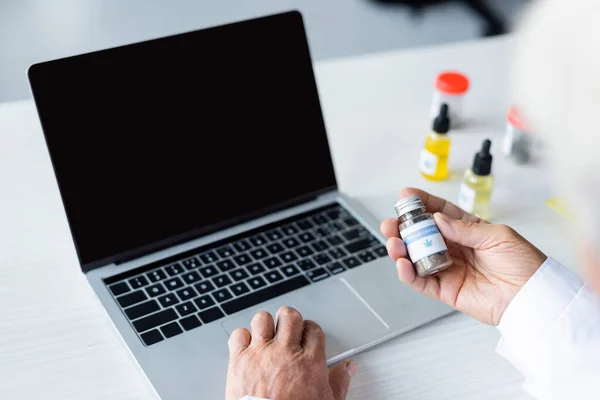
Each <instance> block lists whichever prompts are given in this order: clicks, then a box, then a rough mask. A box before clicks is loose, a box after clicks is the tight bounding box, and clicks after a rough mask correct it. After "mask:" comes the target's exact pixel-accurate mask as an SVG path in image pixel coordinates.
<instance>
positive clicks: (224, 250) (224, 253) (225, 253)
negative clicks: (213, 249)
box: [217, 246, 234, 258]
mask: <svg viewBox="0 0 600 400" xmlns="http://www.w3.org/2000/svg"><path fill="white" fill-rule="evenodd" d="M217 254H218V255H219V256H221V257H222V258H227V257H231V256H232V255H233V254H234V251H233V249H232V248H231V247H229V246H224V247H221V248H220V249H217Z"/></svg>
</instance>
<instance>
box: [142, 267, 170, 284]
mask: <svg viewBox="0 0 600 400" xmlns="http://www.w3.org/2000/svg"><path fill="white" fill-rule="evenodd" d="M146 276H147V277H148V279H150V282H158V281H162V280H163V279H165V278H166V277H167V275H165V273H164V272H163V271H162V270H160V269H157V270H155V271H152V272H148V273H147V274H146Z"/></svg>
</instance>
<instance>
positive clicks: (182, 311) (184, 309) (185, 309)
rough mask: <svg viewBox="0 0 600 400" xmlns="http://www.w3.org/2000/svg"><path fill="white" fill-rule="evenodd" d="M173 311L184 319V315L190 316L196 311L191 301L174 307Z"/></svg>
mask: <svg viewBox="0 0 600 400" xmlns="http://www.w3.org/2000/svg"><path fill="white" fill-rule="evenodd" d="M175 309H176V310H177V312H178V313H179V315H181V316H182V317H185V316H186V315H190V314H192V313H195V312H196V311H198V309H197V308H196V306H195V305H193V304H192V302H191V301H187V302H185V303H181V304H178V305H176V306H175Z"/></svg>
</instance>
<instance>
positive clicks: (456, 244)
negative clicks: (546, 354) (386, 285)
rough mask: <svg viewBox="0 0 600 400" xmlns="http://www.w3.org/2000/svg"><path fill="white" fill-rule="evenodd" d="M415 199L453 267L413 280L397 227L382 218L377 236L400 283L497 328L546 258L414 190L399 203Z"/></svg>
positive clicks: (508, 232)
mask: <svg viewBox="0 0 600 400" xmlns="http://www.w3.org/2000/svg"><path fill="white" fill-rule="evenodd" d="M413 194H417V195H419V196H420V197H421V200H422V201H423V204H425V207H426V209H427V211H428V212H431V213H435V214H434V218H435V221H436V223H437V226H438V228H439V230H440V232H441V234H442V236H443V237H444V238H445V239H446V244H447V246H448V250H449V252H450V255H451V256H452V260H453V265H452V266H451V267H450V268H448V269H447V270H445V271H442V272H440V273H438V274H436V275H433V276H428V277H423V278H422V277H418V276H417V275H416V273H415V270H414V267H413V265H412V263H411V262H410V260H409V259H408V254H407V251H406V246H405V245H404V242H402V240H401V239H400V238H399V233H398V221H397V220H396V219H395V218H388V219H386V220H384V221H383V222H382V223H381V232H382V233H383V234H384V235H385V236H386V237H388V242H387V249H388V254H389V255H390V257H392V259H393V260H394V261H395V262H396V268H397V270H398V277H399V279H400V281H402V282H403V283H405V284H407V285H410V286H411V287H412V288H413V289H414V290H416V291H418V292H421V293H423V294H425V295H427V296H429V297H433V298H436V299H438V300H440V301H442V302H444V303H446V304H448V305H450V306H452V307H454V308H455V309H457V310H458V311H462V312H464V313H466V314H468V315H470V316H472V317H474V318H476V319H478V320H479V321H481V322H484V323H487V324H490V325H497V324H498V323H499V322H500V318H501V317H502V314H503V313H504V310H506V307H507V306H508V304H509V303H510V302H511V300H512V299H513V298H514V296H515V295H516V294H517V292H518V291H519V290H520V289H521V287H523V285H524V284H525V283H526V282H527V281H528V280H529V278H530V277H531V276H532V275H533V274H534V273H535V272H536V271H537V270H538V268H539V267H540V266H541V265H542V264H543V263H544V261H545V260H546V258H547V257H546V256H545V255H544V254H543V253H542V252H541V251H540V250H538V249H537V248H536V247H535V246H533V245H532V244H531V243H529V242H528V241H527V240H525V239H524V238H523V237H522V236H520V235H519V234H518V233H517V232H515V231H514V230H513V229H511V228H510V227H508V226H506V225H497V224H490V223H487V222H485V221H483V220H481V219H480V218H477V217H475V216H473V215H471V214H468V213H466V212H464V211H462V210H461V209H460V208H458V207H457V206H456V205H454V204H452V203H450V202H448V201H446V200H444V199H441V198H439V197H436V196H433V195H430V194H429V193H427V192H424V191H421V190H418V189H410V188H406V189H402V190H401V192H400V197H401V198H403V197H407V196H410V195H413Z"/></svg>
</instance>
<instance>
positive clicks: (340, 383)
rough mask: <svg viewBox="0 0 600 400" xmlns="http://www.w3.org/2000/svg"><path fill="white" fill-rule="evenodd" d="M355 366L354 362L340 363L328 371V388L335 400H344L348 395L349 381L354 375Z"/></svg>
mask: <svg viewBox="0 0 600 400" xmlns="http://www.w3.org/2000/svg"><path fill="white" fill-rule="evenodd" d="M356 371H357V365H356V363H355V362H354V361H346V362H341V363H339V364H337V365H336V366H334V367H333V368H331V370H330V371H329V386H331V391H332V392H333V398H334V399H335V400H344V399H345V398H346V394H348V387H349V386H350V379H352V377H353V376H354V375H355V374H356Z"/></svg>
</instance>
